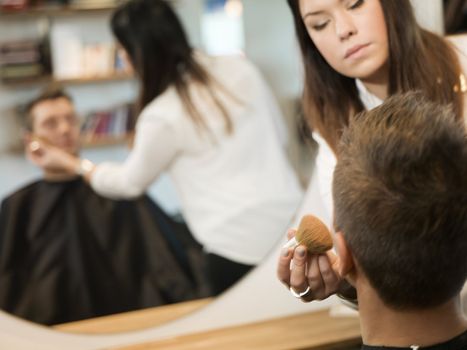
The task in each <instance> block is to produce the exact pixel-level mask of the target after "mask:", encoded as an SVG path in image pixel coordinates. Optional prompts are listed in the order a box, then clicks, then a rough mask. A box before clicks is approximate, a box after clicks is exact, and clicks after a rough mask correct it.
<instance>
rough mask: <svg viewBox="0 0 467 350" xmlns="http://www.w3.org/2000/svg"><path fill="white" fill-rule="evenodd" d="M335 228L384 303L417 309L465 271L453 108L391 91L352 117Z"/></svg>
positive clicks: (344, 142)
mask: <svg viewBox="0 0 467 350" xmlns="http://www.w3.org/2000/svg"><path fill="white" fill-rule="evenodd" d="M333 196H334V202H335V203H334V206H335V222H336V228H337V229H339V230H342V232H343V234H344V237H345V239H346V241H347V242H348V244H349V247H350V249H351V251H352V253H353V255H354V257H355V259H356V261H357V263H358V266H360V267H361V269H362V270H363V272H364V273H365V275H366V277H367V278H368V280H369V282H370V283H371V285H372V286H373V288H375V290H376V291H377V292H378V294H379V296H380V297H381V299H382V300H383V302H384V303H385V304H386V305H388V306H390V307H392V308H395V309H425V308H430V307H434V306H437V305H440V304H442V303H443V302H446V301H447V300H449V299H450V298H452V297H454V296H455V295H456V294H457V293H458V292H459V291H460V289H461V287H462V285H463V284H464V282H465V280H466V276H467V259H466V254H467V136H466V131H465V126H464V124H463V123H462V124H461V122H460V121H458V120H457V118H456V117H455V115H454V113H453V111H452V108H450V107H447V106H441V105H439V104H435V103H432V102H429V101H428V100H427V99H426V98H424V97H423V96H422V94H421V93H413V92H412V93H407V94H403V95H395V96H394V97H391V98H389V99H388V100H387V101H386V102H384V103H383V104H382V105H381V106H380V107H378V108H375V109H373V110H371V111H368V112H362V113H360V114H358V115H357V116H355V117H353V118H351V120H350V125H349V127H348V128H346V129H345V131H344V133H343V136H342V139H341V142H340V144H339V148H338V162H337V166H336V168H335V172H334V182H333Z"/></svg>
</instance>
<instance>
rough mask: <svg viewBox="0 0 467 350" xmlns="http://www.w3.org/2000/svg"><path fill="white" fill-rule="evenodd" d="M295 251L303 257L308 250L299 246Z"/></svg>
mask: <svg viewBox="0 0 467 350" xmlns="http://www.w3.org/2000/svg"><path fill="white" fill-rule="evenodd" d="M295 251H296V252H297V255H298V256H299V257H300V258H303V257H304V256H305V253H306V251H305V248H304V247H298V248H297V249H295Z"/></svg>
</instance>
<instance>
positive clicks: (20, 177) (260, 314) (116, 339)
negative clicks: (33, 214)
mask: <svg viewBox="0 0 467 350" xmlns="http://www.w3.org/2000/svg"><path fill="white" fill-rule="evenodd" d="M176 3H177V8H178V11H179V13H180V16H181V18H182V19H183V21H184V24H185V27H186V29H187V31H188V32H189V33H190V37H191V39H192V42H193V43H194V45H195V46H201V47H202V43H203V41H202V40H203V39H202V26H201V23H200V21H201V18H202V15H203V12H204V8H205V7H204V6H205V4H204V0H179V1H177V2H176ZM413 3H414V5H416V10H417V11H418V15H419V17H420V18H421V19H423V20H424V22H425V24H427V23H428V24H429V25H428V26H429V27H430V28H431V29H433V30H435V31H438V32H440V31H441V25H440V23H442V21H441V19H440V11H439V9H440V8H441V0H439V1H432V2H429V4H427V2H426V1H425V0H414V1H413ZM100 16H102V14H100ZM103 16H106V15H103ZM242 16H243V31H244V42H243V45H244V49H243V51H244V52H245V54H246V55H247V56H248V57H249V58H250V59H251V60H252V61H253V62H254V63H255V64H256V65H257V66H258V67H259V68H260V70H261V71H262V73H263V74H264V76H265V77H266V80H267V81H268V83H269V84H270V85H271V87H272V89H273V91H274V93H275V95H276V97H277V98H278V100H279V103H280V105H281V107H282V110H283V112H284V115H285V116H286V119H287V123H288V130H289V132H290V135H291V140H292V141H293V142H292V143H291V144H290V146H289V153H290V155H291V160H292V162H291V163H292V164H293V165H294V166H295V167H297V169H298V170H299V174H300V176H301V179H302V181H303V182H304V183H305V182H306V181H307V179H308V175H309V174H308V172H307V171H306V169H307V166H306V165H307V164H309V163H310V160H309V157H308V153H307V152H306V151H303V150H302V148H301V146H300V144H299V142H298V141H297V138H296V136H295V135H296V134H295V129H294V125H295V119H294V116H295V115H296V101H297V99H298V98H299V95H300V85H301V78H300V76H301V69H300V59H299V57H298V50H297V47H296V44H295V39H294V35H295V34H294V30H293V26H292V23H291V18H290V14H289V10H288V8H287V5H286V3H285V1H283V0H268V1H264V0H248V1H243V13H242ZM65 18H68V17H65ZM30 19H31V17H29V18H28V20H27V21H29V20H30ZM16 21H17V20H16V19H15V20H13V21H12V20H11V19H8V20H6V19H5V20H4V17H0V42H3V41H4V40H5V37H4V35H5V33H7V39H12V38H13V39H15V38H16V37H19V36H20V35H23V34H24V33H29V34H31V35H34V34H36V33H37V28H36V27H35V26H29V25H27V24H26V22H25V21H23V19H18V22H20V26H19V29H18V26H17V25H15V24H14V22H16ZM15 28H16V29H15ZM118 84H121V85H120V87H119V88H118V89H112V88H111V87H110V86H109V87H107V86H106V85H100V86H99V89H101V90H99V91H100V92H99V93H96V92H95V91H96V90H94V91H92V89H91V87H89V86H79V85H78V86H70V87H69V91H70V92H71V94H73V95H75V94H76V95H78V94H80V96H79V97H78V96H77V97H76V102H77V103H78V104H79V103H80V102H79V101H82V100H86V101H88V102H87V103H88V105H81V106H78V109H79V110H82V111H85V110H86V109H93V108H94V106H97V105H98V102H102V101H101V96H103V95H104V94H103V93H102V91H104V92H105V96H106V98H107V99H108V101H109V103H111V102H114V101H126V100H128V99H129V97H130V99H131V98H134V96H135V95H136V86H135V84H134V82H132V81H125V82H119V83H118ZM87 90H90V91H87ZM38 91H39V87H37V86H32V87H31V86H21V87H15V88H12V87H7V86H4V85H3V84H0V113H1V117H2V127H1V128H0V148H1V149H2V150H3V152H2V154H1V155H0V170H1V175H0V179H1V181H0V184H1V185H0V197H1V198H3V197H4V196H5V195H6V194H7V193H9V192H11V191H13V190H14V189H15V188H18V187H19V186H23V185H24V184H25V183H27V182H28V181H30V180H31V179H33V178H36V177H37V176H39V175H40V172H39V171H38V169H35V168H34V167H33V166H32V165H30V164H29V163H27V162H26V161H25V160H24V159H23V157H22V155H21V154H18V153H16V154H11V153H8V152H6V150H8V149H10V148H11V146H15V145H16V143H17V142H16V141H15V140H16V139H17V137H18V135H19V129H18V125H17V123H16V119H15V117H14V115H13V114H12V113H11V110H12V109H14V108H15V107H16V106H17V105H18V104H20V103H24V102H25V101H28V100H29V99H30V98H32V97H33V96H35V95H36V94H37V93H38ZM84 152H85V155H86V156H89V157H90V158H93V159H95V160H96V161H100V160H105V159H109V156H108V154H107V153H106V150H105V149H96V150H91V149H86V150H84ZM125 152H126V151H125V147H122V146H120V147H116V148H115V153H114V157H115V158H114V159H115V160H120V159H122V158H124V156H125V154H126V153H125ZM298 164H300V165H301V166H300V167H299V166H298ZM303 164H305V165H303ZM303 168H304V169H303ZM166 181H167V179H161V182H160V183H158V184H156V185H155V187H153V188H151V190H150V192H152V193H156V196H158V199H159V202H161V203H162V202H165V203H166V205H167V207H166V208H165V209H167V210H168V211H169V212H170V211H172V212H173V213H174V212H176V210H177V204H176V203H175V202H173V201H170V200H166V198H173V197H172V196H173V194H174V193H173V192H172V189H170V186H167V183H166ZM314 186H315V187H313V185H312V186H311V188H310V190H311V191H316V190H317V189H316V184H315V185H314ZM309 208H310V210H312V211H313V212H314V213H315V214H317V215H319V213H320V211H321V212H322V206H321V205H320V203H319V202H315V203H311V207H309ZM284 229H285V228H284ZM282 244H283V239H281V240H280V242H277V244H276V246H275V247H272V248H273V249H272V250H271V253H270V255H269V256H268V257H267V259H266V260H265V261H264V262H263V264H261V265H260V266H258V267H257V268H256V269H254V270H253V271H252V272H251V273H250V274H249V275H248V276H246V277H245V278H244V280H242V281H241V282H239V283H237V284H236V285H235V286H234V287H232V288H231V289H230V290H228V291H227V292H226V293H224V294H223V295H221V296H219V297H218V298H217V299H216V300H214V301H212V302H210V303H209V304H206V305H203V307H202V308H201V309H198V310H197V311H196V312H194V313H191V314H190V315H186V316H185V317H182V318H180V319H177V320H172V321H171V322H169V323H166V324H158V325H157V326H154V324H152V325H150V324H146V325H145V327H150V326H154V327H151V328H145V329H141V330H138V331H134V332H131V333H128V332H126V331H129V330H130V329H128V328H127V329H120V330H119V331H121V332H122V333H118V334H116V333H114V334H101V335H93V336H90V335H85V334H72V333H66V332H58V331H56V330H54V329H52V328H46V327H38V326H37V325H35V324H32V323H30V322H26V321H24V320H20V319H18V318H16V317H13V316H11V315H8V314H6V313H4V312H0V325H1V326H0V344H2V347H5V348H8V349H12V350H15V349H36V350H37V349H48V350H50V349H52V350H53V349H63V348H65V347H66V348H67V349H77V350H78V349H79V350H85V349H89V350H93V349H98V348H103V347H106V348H108V347H115V346H118V345H124V344H131V343H139V342H143V341H149V340H154V339H158V338H163V337H168V336H177V335H179V334H183V333H189V332H196V331H200V330H207V329H212V328H216V327H222V326H231V325H236V324H240V323H242V322H254V321H259V320H261V319H266V318H273V317H280V316H282V315H287V314H293V313H299V312H305V311H307V310H312V309H313V308H314V307H316V306H314V305H318V304H309V305H304V304H301V303H295V300H293V298H290V295H289V294H288V293H287V291H285V289H284V288H283V287H282V286H280V284H279V283H277V281H276V280H275V278H274V271H275V263H276V258H277V254H278V253H279V251H280V247H281V246H282ZM265 293H267V295H268V297H267V298H264V294H265ZM330 302H332V301H330ZM251 310H255V312H251ZM191 311H194V310H191ZM166 321H169V319H167V320H166ZM127 323H128V322H127ZM132 330H134V329H132ZM109 332H110V331H109Z"/></svg>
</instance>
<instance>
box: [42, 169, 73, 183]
mask: <svg viewBox="0 0 467 350" xmlns="http://www.w3.org/2000/svg"><path fill="white" fill-rule="evenodd" d="M77 177H78V175H75V174H71V175H70V174H69V173H64V172H51V171H44V179H45V180H46V181H49V182H65V181H69V180H73V179H76V178H77Z"/></svg>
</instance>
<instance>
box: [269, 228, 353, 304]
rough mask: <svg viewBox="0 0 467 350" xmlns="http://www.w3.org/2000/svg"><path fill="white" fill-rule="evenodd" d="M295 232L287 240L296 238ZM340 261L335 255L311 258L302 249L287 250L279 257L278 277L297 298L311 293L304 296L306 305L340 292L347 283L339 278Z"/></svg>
mask: <svg viewBox="0 0 467 350" xmlns="http://www.w3.org/2000/svg"><path fill="white" fill-rule="evenodd" d="M295 233H296V230H289V231H288V232H287V238H288V239H291V238H292V237H294V236H295ZM338 264H339V258H338V256H337V255H336V254H334V253H333V252H332V251H328V252H326V254H319V255H309V254H308V252H307V249H306V247H305V246H303V245H299V246H297V247H296V248H295V249H293V248H289V249H284V250H283V251H282V252H281V256H280V257H279V262H278V265H277V276H278V278H279V280H280V281H281V282H282V283H283V284H284V285H285V286H286V287H287V288H292V289H293V291H295V293H296V294H299V293H303V292H305V291H306V290H307V289H308V287H309V292H308V293H306V294H305V295H303V296H301V297H300V299H301V300H302V301H304V302H310V301H313V300H323V299H326V298H327V297H329V296H330V295H332V294H334V293H336V292H338V291H339V288H340V287H341V285H342V284H343V283H346V282H345V280H344V279H343V278H342V277H341V276H340V275H339V273H338V272H337V271H338Z"/></svg>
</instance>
